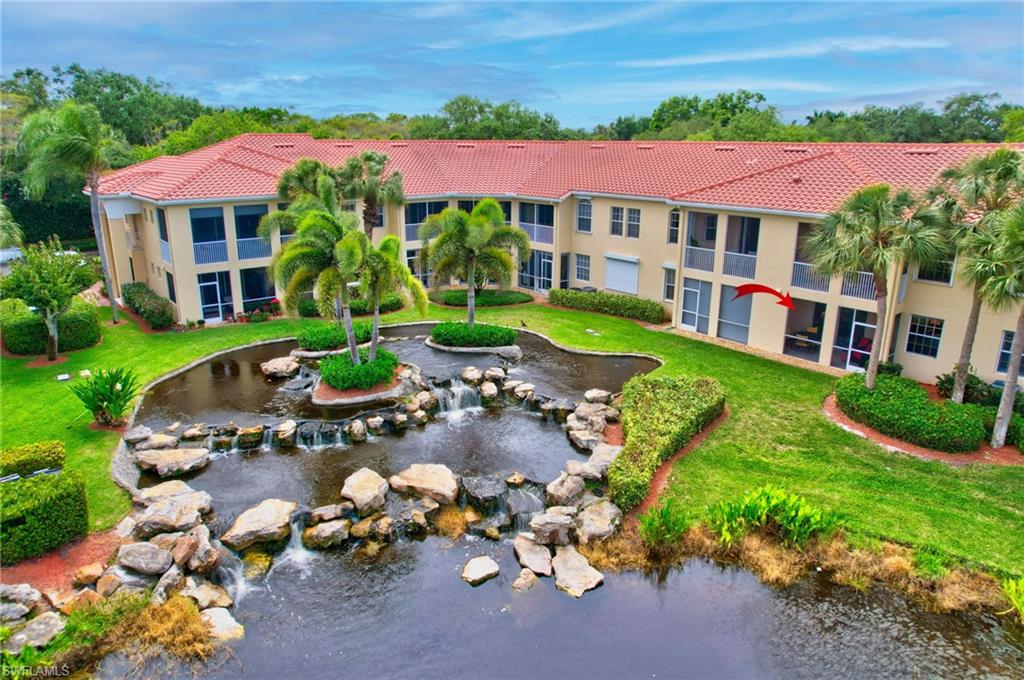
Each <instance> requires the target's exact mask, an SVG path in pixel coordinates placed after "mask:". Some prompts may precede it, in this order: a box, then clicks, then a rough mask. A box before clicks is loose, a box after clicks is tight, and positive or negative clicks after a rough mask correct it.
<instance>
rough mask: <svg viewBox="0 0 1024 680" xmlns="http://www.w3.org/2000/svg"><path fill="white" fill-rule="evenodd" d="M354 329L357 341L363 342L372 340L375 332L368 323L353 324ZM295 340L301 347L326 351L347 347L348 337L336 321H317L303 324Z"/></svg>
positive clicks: (314, 350) (312, 350)
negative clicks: (371, 336) (371, 337)
mask: <svg viewBox="0 0 1024 680" xmlns="http://www.w3.org/2000/svg"><path fill="white" fill-rule="evenodd" d="M352 331H353V332H354V333H355V336H356V342H358V343H360V344H362V343H364V342H368V341H369V340H370V335H371V334H372V333H373V326H371V325H370V324H368V323H354V324H352ZM295 340H296V341H297V342H298V343H299V348H300V349H304V350H307V351H310V352H326V351H327V350H332V349H339V348H341V347H345V346H346V343H347V342H348V339H347V338H346V336H345V329H344V328H338V325H337V324H336V323H334V322H331V323H316V324H309V325H307V326H303V327H302V328H301V329H300V330H299V332H298V333H296V334H295Z"/></svg>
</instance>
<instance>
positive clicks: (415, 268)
mask: <svg viewBox="0 0 1024 680" xmlns="http://www.w3.org/2000/svg"><path fill="white" fill-rule="evenodd" d="M405 264H406V266H408V267H409V271H411V272H412V273H413V276H415V277H416V278H417V279H419V280H420V283H422V284H423V285H424V286H429V285H430V270H429V269H427V270H425V271H423V272H422V273H421V272H420V250H419V248H410V249H409V250H407V251H405Z"/></svg>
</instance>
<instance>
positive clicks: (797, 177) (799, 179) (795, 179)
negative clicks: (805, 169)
mask: <svg viewBox="0 0 1024 680" xmlns="http://www.w3.org/2000/svg"><path fill="white" fill-rule="evenodd" d="M790 179H792V180H793V184H800V182H802V181H803V177H801V176H800V175H793V176H792V177H791V178H790Z"/></svg>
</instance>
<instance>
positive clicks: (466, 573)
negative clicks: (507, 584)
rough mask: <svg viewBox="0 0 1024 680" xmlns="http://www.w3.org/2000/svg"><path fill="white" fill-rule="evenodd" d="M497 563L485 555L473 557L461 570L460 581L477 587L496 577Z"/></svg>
mask: <svg viewBox="0 0 1024 680" xmlns="http://www.w3.org/2000/svg"><path fill="white" fill-rule="evenodd" d="M498 571H499V570H498V563H497V562H495V561H494V560H492V559H491V558H490V557H488V556H487V555H480V556H479V557H474V558H473V559H471V560H470V561H469V562H466V566H464V567H463V568H462V580H463V581H465V582H466V583H468V584H469V585H471V586H478V585H480V584H481V583H483V582H484V581H489V580H491V579H492V578H494V577H495V576H497V575H498Z"/></svg>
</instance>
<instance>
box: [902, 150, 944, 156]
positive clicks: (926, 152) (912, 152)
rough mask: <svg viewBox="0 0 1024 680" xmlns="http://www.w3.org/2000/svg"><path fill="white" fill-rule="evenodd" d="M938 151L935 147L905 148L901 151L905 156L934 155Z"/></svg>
mask: <svg viewBox="0 0 1024 680" xmlns="http://www.w3.org/2000/svg"><path fill="white" fill-rule="evenodd" d="M938 153H939V152H938V151H936V150H935V149H907V150H906V151H904V152H903V154H904V155H906V156H934V155H936V154H938Z"/></svg>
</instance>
